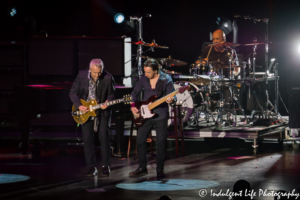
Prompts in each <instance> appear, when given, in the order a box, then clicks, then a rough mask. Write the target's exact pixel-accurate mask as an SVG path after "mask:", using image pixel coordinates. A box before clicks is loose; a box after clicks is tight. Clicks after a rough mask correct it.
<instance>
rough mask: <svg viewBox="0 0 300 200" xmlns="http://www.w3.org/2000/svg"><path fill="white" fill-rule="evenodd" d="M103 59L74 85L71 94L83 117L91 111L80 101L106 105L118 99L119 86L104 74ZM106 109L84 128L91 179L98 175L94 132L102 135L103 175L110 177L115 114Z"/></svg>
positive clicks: (85, 72)
mask: <svg viewBox="0 0 300 200" xmlns="http://www.w3.org/2000/svg"><path fill="white" fill-rule="evenodd" d="M103 69H104V65H103V62H102V60H101V59H93V60H91V62H90V67H89V70H81V71H80V72H79V74H78V76H77V77H76V79H75V81H74V82H73V85H72V88H71V90H70V94H69V96H70V98H71V101H72V102H73V104H74V106H75V107H76V109H79V110H80V111H81V112H82V113H83V114H85V113H86V112H88V111H89V108H88V107H85V106H83V105H82V104H81V101H80V99H83V100H86V101H87V102H88V101H90V100H91V99H96V101H97V102H98V103H104V102H107V101H111V100H114V99H115V96H114V92H115V82H114V78H113V76H112V75H110V74H109V73H108V72H106V71H104V70H103ZM106 108H107V106H106V105H102V107H101V109H99V110H97V111H100V112H97V116H96V117H94V118H92V119H89V120H88V121H87V122H86V123H84V124H83V125H82V136H83V143H84V146H83V147H84V155H85V160H86V164H87V166H88V167H89V170H88V174H87V175H88V176H92V175H97V174H98V171H97V168H96V156H95V145H94V132H96V133H97V134H98V137H99V139H100V142H101V155H102V173H103V175H104V176H108V175H109V174H110V169H109V165H110V141H109V134H108V128H109V125H110V118H111V110H110V109H109V108H107V109H106Z"/></svg>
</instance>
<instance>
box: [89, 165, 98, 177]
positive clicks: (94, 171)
mask: <svg viewBox="0 0 300 200" xmlns="http://www.w3.org/2000/svg"><path fill="white" fill-rule="evenodd" d="M97 174H98V170H97V168H96V167H90V169H89V171H88V173H87V176H97Z"/></svg>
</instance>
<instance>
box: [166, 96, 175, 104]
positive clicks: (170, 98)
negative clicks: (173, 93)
mask: <svg viewBox="0 0 300 200" xmlns="http://www.w3.org/2000/svg"><path fill="white" fill-rule="evenodd" d="M173 101H174V97H169V98H167V100H166V102H167V103H172V102H173Z"/></svg>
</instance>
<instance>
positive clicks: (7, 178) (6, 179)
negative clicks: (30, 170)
mask: <svg viewBox="0 0 300 200" xmlns="http://www.w3.org/2000/svg"><path fill="white" fill-rule="evenodd" d="M28 179H30V177H29V176H24V175H19V174H0V184H6V183H15V182H20V181H26V180H28Z"/></svg>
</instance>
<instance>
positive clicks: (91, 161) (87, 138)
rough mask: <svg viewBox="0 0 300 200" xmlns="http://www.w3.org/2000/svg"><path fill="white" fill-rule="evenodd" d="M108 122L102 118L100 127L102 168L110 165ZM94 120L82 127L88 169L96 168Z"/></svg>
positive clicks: (98, 132)
mask: <svg viewBox="0 0 300 200" xmlns="http://www.w3.org/2000/svg"><path fill="white" fill-rule="evenodd" d="M108 124H109V123H108V121H107V119H106V120H105V119H104V117H101V120H100V124H99V127H98V131H97V134H98V138H99V139H100V145H101V155H102V166H109V165H110V141H109V133H108V128H109V127H108ZM94 133H95V132H94V120H89V121H87V122H86V123H85V124H84V125H83V126H82V136H83V143H84V144H83V147H84V156H85V161H86V164H87V166H88V167H94V166H96V156H95V144H94Z"/></svg>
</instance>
